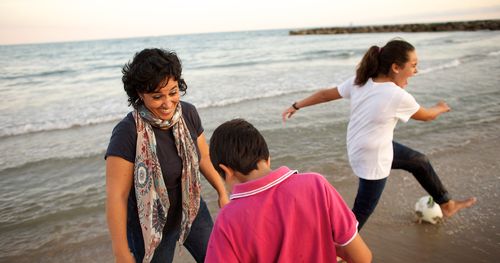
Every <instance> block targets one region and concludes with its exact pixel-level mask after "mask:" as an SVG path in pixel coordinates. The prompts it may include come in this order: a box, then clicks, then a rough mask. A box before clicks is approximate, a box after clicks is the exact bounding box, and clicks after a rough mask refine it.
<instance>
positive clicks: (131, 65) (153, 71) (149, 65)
mask: <svg viewBox="0 0 500 263" xmlns="http://www.w3.org/2000/svg"><path fill="white" fill-rule="evenodd" d="M122 73H123V76H122V82H123V88H124V89H125V92H127V95H128V102H129V106H130V105H132V106H133V107H134V108H137V107H138V106H139V105H141V104H142V103H143V102H142V100H140V98H139V93H151V92H154V91H156V90H157V89H158V88H159V87H163V86H165V85H166V84H167V81H168V80H169V79H170V78H173V79H174V80H176V81H178V82H179V84H178V85H179V90H180V91H181V92H182V93H183V94H184V93H185V92H186V90H187V85H186V82H185V81H184V80H183V79H182V78H181V75H182V65H181V61H180V60H179V58H178V57H177V54H175V52H173V51H168V50H164V49H159V48H152V49H144V50H142V51H141V52H138V53H135V56H134V59H133V60H132V62H130V61H129V62H128V63H127V64H125V65H124V66H123V68H122Z"/></svg>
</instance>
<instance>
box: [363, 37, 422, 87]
mask: <svg viewBox="0 0 500 263" xmlns="http://www.w3.org/2000/svg"><path fill="white" fill-rule="evenodd" d="M413 50H415V47H413V46H412V45H411V44H410V43H408V42H406V41H404V40H402V39H394V40H391V41H389V42H387V44H385V46H383V47H378V46H371V47H370V48H369V49H368V51H366V53H365V55H364V56H363V59H361V62H359V65H358V68H357V69H356V79H355V80H354V84H356V85H358V86H363V85H365V83H366V82H367V81H368V79H370V78H374V77H376V76H378V75H379V74H380V75H386V76H387V75H389V72H390V70H391V66H392V64H394V63H396V65H398V66H399V67H403V66H404V64H405V63H406V62H407V61H408V52H410V51H413Z"/></svg>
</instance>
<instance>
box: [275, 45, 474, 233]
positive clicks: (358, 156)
mask: <svg viewBox="0 0 500 263" xmlns="http://www.w3.org/2000/svg"><path fill="white" fill-rule="evenodd" d="M417 62H418V61H417V54H416V53H415V48H414V47H413V46H412V45H411V44H410V43H408V42H406V41H403V40H392V41H389V42H388V43H387V44H386V45H385V46H384V47H381V48H379V47H378V46H372V47H370V49H368V51H367V52H366V53H365V55H364V56H363V59H362V60H361V62H360V64H359V65H358V68H357V71H356V76H355V77H352V78H350V79H348V80H346V81H345V82H344V83H342V84H341V85H340V86H338V87H333V88H329V89H324V90H320V91H317V92H316V93H314V94H312V95H311V96H309V97H307V98H305V99H303V100H301V101H298V102H295V103H293V105H292V106H291V107H289V108H288V109H286V110H285V111H284V112H283V114H282V117H283V121H285V120H286V119H287V118H290V117H291V116H292V115H293V114H294V113H295V112H296V111H298V110H299V109H300V108H303V107H307V106H311V105H315V104H318V103H323V102H328V101H332V100H336V99H340V98H348V99H350V100H351V102H350V104H351V115H350V119H349V125H348V128H347V151H348V156H349V163H350V164H351V167H352V169H353V172H354V174H356V175H357V176H358V177H359V186H358V193H357V195H356V199H355V201H354V207H353V212H354V214H355V215H356V218H357V220H358V222H359V226H358V228H359V229H361V228H362V227H363V225H364V223H365V222H366V220H367V219H368V217H369V216H370V215H371V214H372V212H373V211H374V209H375V207H376V206H377V203H378V201H379V199H380V196H381V195H382V192H383V190H384V187H385V183H386V180H387V177H388V176H389V172H390V170H391V168H392V169H403V170H406V171H408V172H411V173H412V174H413V175H414V176H415V178H416V179H417V180H418V182H419V183H420V184H421V185H422V187H423V188H424V189H425V190H426V191H427V192H428V193H429V194H430V195H431V196H432V197H433V198H434V200H435V201H436V202H437V203H438V204H439V205H440V206H441V209H442V211H443V214H444V216H446V217H449V216H452V215H453V214H455V213H456V212H458V211H459V210H461V209H463V208H466V207H470V206H472V205H473V204H474V203H475V202H476V199H475V198H469V199H467V200H463V201H455V200H451V199H450V197H449V194H448V191H447V190H446V189H445V188H444V186H443V185H442V183H441V181H440V179H439V177H438V176H437V174H436V173H435V171H434V169H433V168H432V166H431V164H430V162H429V160H428V159H427V157H426V156H425V155H423V154H421V153H419V152H417V151H414V150H412V149H410V148H409V147H406V146H404V145H402V144H399V143H397V142H393V141H392V139H393V132H394V128H395V126H396V123H397V122H398V120H401V121H403V122H407V121H408V120H409V119H410V118H412V119H415V120H421V121H429V120H433V119H435V118H437V117H438V116H439V115H440V114H442V113H444V112H448V111H449V110H450V108H449V107H448V105H447V104H446V103H445V102H439V103H437V104H436V105H435V106H434V107H431V108H425V107H422V106H420V105H419V104H418V103H417V102H416V101H415V99H414V98H413V96H412V95H410V94H409V93H408V92H406V91H405V90H404V88H405V87H406V85H407V84H408V79H409V78H410V77H412V76H414V75H415V74H416V73H417Z"/></svg>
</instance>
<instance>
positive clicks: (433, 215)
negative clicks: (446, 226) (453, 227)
mask: <svg viewBox="0 0 500 263" xmlns="http://www.w3.org/2000/svg"><path fill="white" fill-rule="evenodd" d="M415 214H416V215H417V218H418V222H419V223H420V222H422V221H426V222H429V223H431V224H437V223H441V222H442V221H443V212H442V211H441V207H440V206H439V205H438V204H436V203H435V202H434V200H433V199H432V197H431V196H428V195H427V196H423V197H421V198H420V199H419V200H418V201H417V203H416V204H415Z"/></svg>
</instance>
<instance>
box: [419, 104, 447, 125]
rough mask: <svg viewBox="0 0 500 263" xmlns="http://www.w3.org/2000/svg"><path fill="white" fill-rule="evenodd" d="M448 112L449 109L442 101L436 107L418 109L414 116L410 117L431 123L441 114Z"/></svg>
mask: <svg viewBox="0 0 500 263" xmlns="http://www.w3.org/2000/svg"><path fill="white" fill-rule="evenodd" d="M448 111H450V107H449V106H448V104H446V103H445V102H444V101H440V102H438V103H437V104H436V106H434V107H431V108H424V107H420V109H418V111H417V112H415V114H413V115H412V116H411V118H412V119H414V120H419V121H431V120H434V119H436V118H437V117H438V116H439V115H441V114H442V113H445V112H448Z"/></svg>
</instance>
